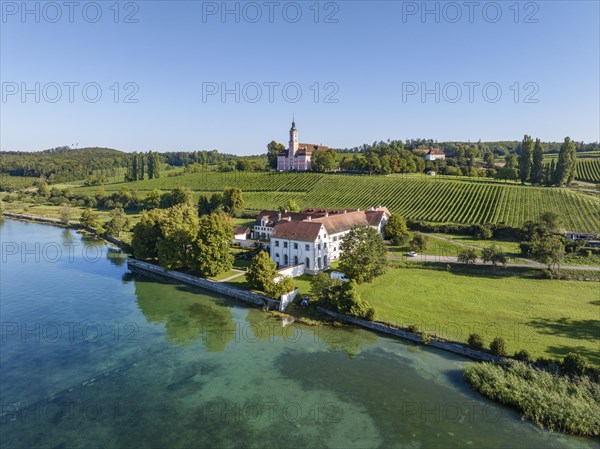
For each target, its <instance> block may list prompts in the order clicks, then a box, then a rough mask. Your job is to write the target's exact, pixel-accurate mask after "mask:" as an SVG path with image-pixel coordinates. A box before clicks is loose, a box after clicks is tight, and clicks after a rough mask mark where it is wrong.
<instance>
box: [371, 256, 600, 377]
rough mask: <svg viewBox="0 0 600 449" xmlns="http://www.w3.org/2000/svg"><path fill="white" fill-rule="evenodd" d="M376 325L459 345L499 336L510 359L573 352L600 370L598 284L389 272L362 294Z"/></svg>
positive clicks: (599, 291)
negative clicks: (412, 329)
mask: <svg viewBox="0 0 600 449" xmlns="http://www.w3.org/2000/svg"><path fill="white" fill-rule="evenodd" d="M360 290H361V294H362V297H363V299H366V300H367V301H369V302H370V303H371V305H372V306H373V307H374V308H375V310H376V316H377V318H376V319H377V320H378V321H383V322H387V323H390V324H394V325H400V326H404V327H407V326H409V325H417V326H419V328H421V329H422V330H424V331H426V332H428V333H430V334H436V335H438V336H440V337H442V338H446V339H449V340H455V341H461V342H465V341H466V340H467V338H468V336H469V334H470V333H472V332H477V333H480V334H481V335H483V337H484V340H485V342H486V344H489V342H490V341H491V340H492V339H493V338H494V337H495V336H502V337H504V338H505V339H506V341H507V346H508V350H509V352H510V353H511V354H512V353H514V352H515V351H518V350H520V349H527V350H528V351H529V352H530V353H531V354H532V355H533V356H550V357H563V356H564V355H566V354H568V353H569V352H572V351H573V352H578V353H580V354H581V355H583V356H585V357H586V358H587V359H588V360H589V361H590V362H592V363H594V364H595V365H599V366H600V335H599V329H600V285H599V284H598V283H596V282H580V281H554V280H546V279H539V280H538V279H524V278H521V277H517V276H514V277H485V276H474V275H468V274H456V273H452V272H447V271H433V270H424V269H416V268H407V269H399V268H394V269H390V270H389V271H388V273H387V274H385V275H384V276H381V277H379V278H377V279H376V280H375V281H374V282H373V283H371V284H363V285H361V286H360Z"/></svg>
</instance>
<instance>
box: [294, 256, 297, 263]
mask: <svg viewBox="0 0 600 449" xmlns="http://www.w3.org/2000/svg"><path fill="white" fill-rule="evenodd" d="M294 265H298V256H294Z"/></svg>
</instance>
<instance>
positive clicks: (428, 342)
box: [421, 332, 431, 345]
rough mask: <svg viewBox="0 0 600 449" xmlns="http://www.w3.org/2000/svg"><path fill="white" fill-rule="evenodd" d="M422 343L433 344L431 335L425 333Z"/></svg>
mask: <svg viewBox="0 0 600 449" xmlns="http://www.w3.org/2000/svg"><path fill="white" fill-rule="evenodd" d="M421 341H422V342H423V344H424V345H428V344H431V335H429V334H428V333H427V332H423V337H422V340H421Z"/></svg>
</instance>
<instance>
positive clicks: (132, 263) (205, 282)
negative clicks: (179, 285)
mask: <svg viewBox="0 0 600 449" xmlns="http://www.w3.org/2000/svg"><path fill="white" fill-rule="evenodd" d="M127 267H128V268H129V269H130V270H131V271H139V272H146V273H151V274H155V275H158V276H162V277H166V278H169V279H174V280H176V281H179V282H183V283H184V284H188V285H192V286H194V287H200V288H203V289H205V290H210V291H213V292H217V293H220V294H222V295H226V296H230V297H232V298H236V299H239V300H241V301H244V302H247V303H249V304H253V305H256V306H259V307H267V308H269V309H274V310H279V301H277V300H275V299H272V298H268V297H266V296H263V295H260V294H258V293H254V292H250V291H248V290H243V289H240V288H237V287H233V286H231V285H228V284H225V283H223V282H216V281H211V280H209V279H204V278H199V277H197V276H192V275H190V274H185V273H181V272H179V271H173V270H165V269H164V268H162V267H159V266H158V265H154V264H151V263H148V262H144V261H141V260H137V259H133V258H131V257H130V258H128V259H127Z"/></svg>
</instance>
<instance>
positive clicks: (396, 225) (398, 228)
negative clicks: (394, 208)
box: [383, 214, 408, 246]
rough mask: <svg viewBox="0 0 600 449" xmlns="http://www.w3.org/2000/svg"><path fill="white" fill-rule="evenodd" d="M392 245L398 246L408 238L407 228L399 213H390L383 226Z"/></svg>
mask: <svg viewBox="0 0 600 449" xmlns="http://www.w3.org/2000/svg"><path fill="white" fill-rule="evenodd" d="M383 230H384V232H385V235H386V237H387V238H389V239H390V241H391V242H392V245H396V246H400V245H403V244H404V243H406V241H407V240H408V228H407V227H406V221H404V218H403V217H402V216H401V215H398V214H392V215H391V216H390V218H389V219H388V221H387V223H386V224H385V226H384V228H383Z"/></svg>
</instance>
